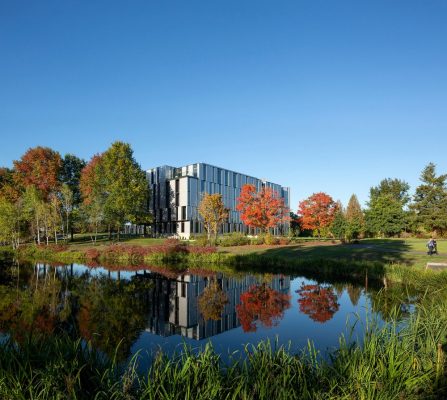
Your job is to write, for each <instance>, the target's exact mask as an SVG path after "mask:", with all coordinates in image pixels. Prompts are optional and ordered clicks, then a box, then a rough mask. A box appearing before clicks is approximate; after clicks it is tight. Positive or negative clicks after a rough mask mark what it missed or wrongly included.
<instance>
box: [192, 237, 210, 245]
mask: <svg viewBox="0 0 447 400" xmlns="http://www.w3.org/2000/svg"><path fill="white" fill-rule="evenodd" d="M193 240H194V244H195V245H197V246H202V247H206V246H208V236H207V235H197V236H194V237H193Z"/></svg>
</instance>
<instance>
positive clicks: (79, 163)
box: [59, 154, 86, 206]
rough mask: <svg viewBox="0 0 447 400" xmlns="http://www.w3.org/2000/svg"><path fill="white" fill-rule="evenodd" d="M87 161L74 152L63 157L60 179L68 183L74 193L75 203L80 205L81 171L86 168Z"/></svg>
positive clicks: (63, 182)
mask: <svg viewBox="0 0 447 400" xmlns="http://www.w3.org/2000/svg"><path fill="white" fill-rule="evenodd" d="M85 166H86V162H85V161H84V160H82V159H80V158H79V157H76V156H75V155H73V154H65V156H64V158H63V159H62V167H61V170H60V174H59V179H60V181H61V183H62V184H66V185H67V186H68V187H69V188H70V190H71V191H72V193H73V204H74V205H75V206H78V205H79V204H81V201H82V198H81V189H80V181H81V173H82V170H83V169H84V168H85Z"/></svg>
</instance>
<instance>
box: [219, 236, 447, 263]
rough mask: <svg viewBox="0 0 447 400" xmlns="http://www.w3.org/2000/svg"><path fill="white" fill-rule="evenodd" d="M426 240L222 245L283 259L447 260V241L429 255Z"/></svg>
mask: <svg viewBox="0 0 447 400" xmlns="http://www.w3.org/2000/svg"><path fill="white" fill-rule="evenodd" d="M426 242H427V240H426V239H365V240H361V241H360V242H359V243H358V244H341V243H339V242H335V243H332V242H308V243H306V242H303V243H299V244H290V245H286V246H266V245H263V246H254V245H252V246H237V247H225V248H220V249H219V251H221V252H229V253H232V254H249V253H257V254H260V255H265V256H278V257H284V258H294V259H296V258H298V257H300V258H308V259H318V258H326V259H327V258H329V259H346V260H355V261H360V260H368V261H381V262H386V263H403V264H408V265H415V266H420V267H425V265H426V264H427V262H429V261H431V262H445V263H447V241H446V240H438V251H439V254H438V255H433V256H428V255H427V254H426V247H425V245H426Z"/></svg>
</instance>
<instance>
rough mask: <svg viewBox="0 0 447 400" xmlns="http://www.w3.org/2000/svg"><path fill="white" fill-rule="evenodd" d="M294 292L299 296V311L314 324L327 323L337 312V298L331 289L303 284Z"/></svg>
mask: <svg viewBox="0 0 447 400" xmlns="http://www.w3.org/2000/svg"><path fill="white" fill-rule="evenodd" d="M296 292H297V293H298V294H299V295H300V296H301V297H300V298H299V299H298V304H299V306H300V311H301V312H302V313H304V314H306V315H308V316H309V317H310V318H311V319H313V320H314V321H316V322H320V323H324V322H326V321H329V320H330V319H331V318H332V317H333V315H334V314H335V313H336V312H337V311H338V307H339V304H338V302H337V300H338V297H337V295H336V294H335V293H334V290H333V289H332V287H324V286H320V285H304V284H303V285H301V287H300V289H299V290H297V291H296Z"/></svg>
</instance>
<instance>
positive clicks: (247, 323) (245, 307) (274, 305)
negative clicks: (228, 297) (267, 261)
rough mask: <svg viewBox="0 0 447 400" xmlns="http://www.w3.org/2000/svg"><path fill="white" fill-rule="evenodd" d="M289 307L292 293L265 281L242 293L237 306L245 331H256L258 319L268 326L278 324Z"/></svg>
mask: <svg viewBox="0 0 447 400" xmlns="http://www.w3.org/2000/svg"><path fill="white" fill-rule="evenodd" d="M289 307H290V295H288V294H284V293H280V292H278V291H276V290H274V289H272V288H270V287H269V286H267V285H266V284H265V283H263V284H261V285H255V286H252V287H251V288H250V289H249V290H248V291H246V292H245V293H242V294H241V303H240V304H238V305H237V306H236V312H237V315H238V318H239V320H240V322H241V325H242V329H243V330H244V332H255V331H256V329H257V328H256V323H255V322H256V321H259V322H260V323H261V324H262V325H263V326H266V327H271V326H273V325H276V324H277V323H278V321H279V320H280V319H282V317H283V316H284V310H286V309H287V308H289Z"/></svg>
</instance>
